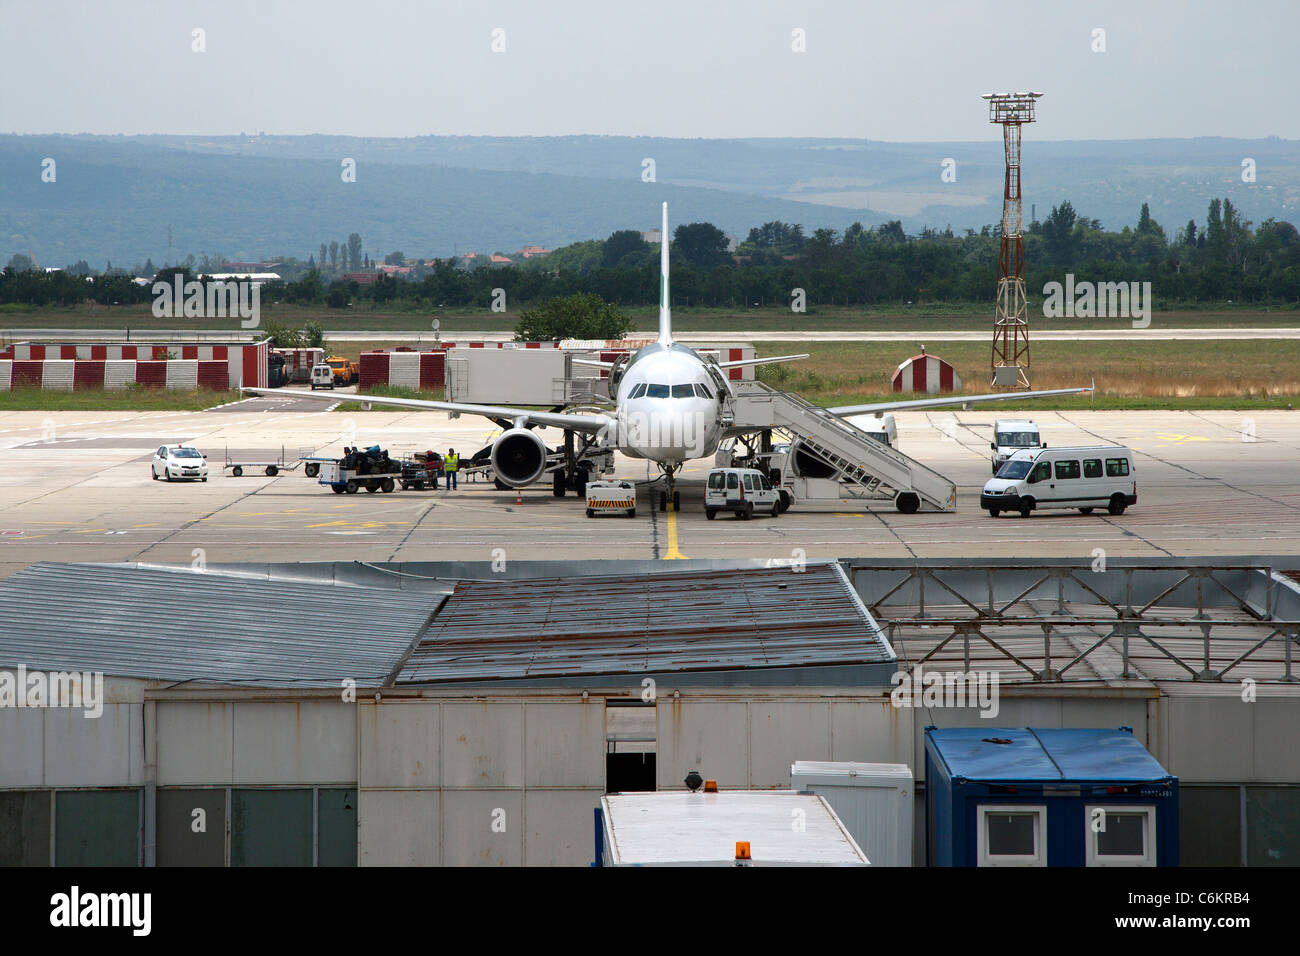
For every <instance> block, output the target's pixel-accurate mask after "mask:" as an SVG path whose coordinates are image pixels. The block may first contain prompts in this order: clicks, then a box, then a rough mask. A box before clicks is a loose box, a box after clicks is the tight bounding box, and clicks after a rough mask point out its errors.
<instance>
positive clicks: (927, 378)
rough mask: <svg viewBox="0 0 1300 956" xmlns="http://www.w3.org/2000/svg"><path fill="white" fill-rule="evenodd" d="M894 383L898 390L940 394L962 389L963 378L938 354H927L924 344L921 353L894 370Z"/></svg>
mask: <svg viewBox="0 0 1300 956" xmlns="http://www.w3.org/2000/svg"><path fill="white" fill-rule="evenodd" d="M892 384H893V387H894V391H896V392H926V393H927V394H930V395H938V394H939V393H941V392H959V391H961V379H960V378H958V377H957V372H956V370H955V369H954V368H953V367H952V366H951V365H949V364H948V363H947V362H945V361H944V360H943V359H941V358H939V357H938V356H937V355H926V354H925V346H924V345H922V346H921V354H920V355H913V356H912V357H911V358H910V359H908V360H907V361H906V362H903V363H902V364H900V365H899V366H898V368H897V369H895V370H894V377H893V380H892Z"/></svg>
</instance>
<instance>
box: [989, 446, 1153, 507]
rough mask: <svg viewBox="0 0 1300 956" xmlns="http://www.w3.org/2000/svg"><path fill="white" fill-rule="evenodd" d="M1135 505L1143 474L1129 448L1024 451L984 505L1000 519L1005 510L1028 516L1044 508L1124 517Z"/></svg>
mask: <svg viewBox="0 0 1300 956" xmlns="http://www.w3.org/2000/svg"><path fill="white" fill-rule="evenodd" d="M1132 504H1137V473H1136V470H1135V469H1134V467H1133V452H1131V451H1130V450H1129V449H1127V448H1125V447H1124V446H1123V445H1091V446H1087V447H1084V448H1038V449H1033V448H1029V449H1024V450H1022V451H1018V452H1016V453H1015V454H1014V455H1012V456H1011V457H1010V458H1009V459H1007V461H1006V463H1005V464H1004V465H1003V466H1002V467H1001V469H999V470H998V473H997V476H996V477H994V478H990V479H989V481H988V483H987V484H985V485H984V491H983V492H982V493H981V494H980V507H981V508H983V509H984V510H985V511H987V512H988V513H989V514H990V515H992V516H993V517H994V518H996V517H997V516H998V515H999V514H1001V513H1002V512H1003V511H1018V512H1020V516H1021V517H1023V518H1028V517H1029V515H1030V512H1033V511H1038V510H1041V509H1043V508H1078V509H1079V511H1081V512H1082V513H1083V514H1092V510H1093V509H1094V508H1105V509H1106V510H1107V511H1109V512H1110V513H1111V514H1113V515H1122V514H1123V513H1124V509H1125V508H1127V507H1128V506H1129V505H1132Z"/></svg>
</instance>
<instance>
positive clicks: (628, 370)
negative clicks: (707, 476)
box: [615, 342, 726, 467]
mask: <svg viewBox="0 0 1300 956" xmlns="http://www.w3.org/2000/svg"><path fill="white" fill-rule="evenodd" d="M725 398H726V385H725V379H723V376H722V374H721V373H720V372H719V371H718V370H716V369H712V370H711V369H710V368H709V365H708V362H707V361H706V360H705V359H704V357H703V356H701V355H700V354H699V353H698V352H696V351H695V350H694V349H692V348H688V347H687V346H685V345H682V344H680V343H678V342H673V343H671V344H669V345H663V344H660V343H657V342H656V343H654V344H651V345H647V346H645V347H643V348H641V349H638V350H637V352H636V353H635V354H634V355H633V356H632V358H631V359H630V361H629V362H628V364H627V366H626V367H625V369H624V370H623V373H622V377H621V378H620V379H619V382H618V393H617V396H616V398H615V406H616V412H615V415H616V417H617V419H618V440H617V446H618V448H619V450H620V451H621V452H623V454H625V455H628V456H629V457H632V458H646V459H649V460H651V461H654V462H658V463H659V464H661V465H665V466H668V467H676V466H678V465H680V464H681V463H682V462H684V461H687V460H689V459H692V458H704V457H707V456H709V455H712V454H713V453H714V452H715V451H717V449H718V443H719V442H720V441H721V440H722V437H723V435H722V422H721V417H722V416H721V411H722V406H723V402H724V400H725Z"/></svg>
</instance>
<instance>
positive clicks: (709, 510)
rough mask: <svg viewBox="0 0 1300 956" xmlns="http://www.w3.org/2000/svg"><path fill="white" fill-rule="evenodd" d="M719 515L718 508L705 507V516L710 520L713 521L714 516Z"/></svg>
mask: <svg viewBox="0 0 1300 956" xmlns="http://www.w3.org/2000/svg"><path fill="white" fill-rule="evenodd" d="M717 516H718V509H717V508H705V509H704V517H706V518H708V519H709V520H710V521H712V520H713V519H714V518H716V517H717Z"/></svg>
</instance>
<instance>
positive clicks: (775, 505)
mask: <svg viewBox="0 0 1300 956" xmlns="http://www.w3.org/2000/svg"><path fill="white" fill-rule="evenodd" d="M780 513H781V499H780V498H778V499H777V500H776V501H774V502H772V510H771V511H769V512H768V515H769V516H771V517H773V518H775V517H776V516H777V515H779V514H780Z"/></svg>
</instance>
